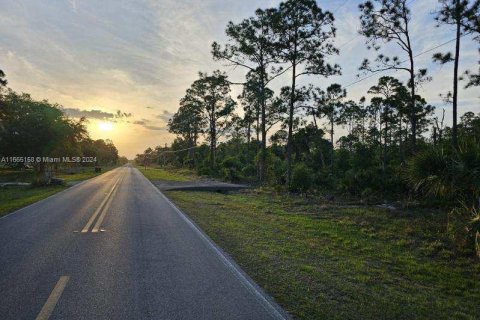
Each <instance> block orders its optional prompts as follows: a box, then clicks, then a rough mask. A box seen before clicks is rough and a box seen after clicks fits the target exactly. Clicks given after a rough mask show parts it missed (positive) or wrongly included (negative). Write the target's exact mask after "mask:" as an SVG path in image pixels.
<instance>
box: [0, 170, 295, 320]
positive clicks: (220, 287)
mask: <svg viewBox="0 0 480 320" xmlns="http://www.w3.org/2000/svg"><path fill="white" fill-rule="evenodd" d="M0 259H1V260H0V293H1V296H0V319H2V320H6V319H39V320H40V319H114V320H120V319H229V320H233V319H284V318H285V319H287V318H288V315H286V313H285V312H284V311H283V310H282V309H281V308H280V307H278V305H276V304H275V303H274V302H273V301H272V300H271V298H269V297H268V296H266V295H265V294H264V293H263V292H262V290H261V289H260V288H259V287H258V286H257V285H256V284H255V283H253V282H252V281H251V280H250V279H249V278H248V276H246V275H245V274H244V273H243V271H241V270H240V268H239V267H238V266H237V265H236V264H235V263H234V262H233V261H232V260H231V259H230V258H228V257H227V256H226V255H225V254H224V253H223V252H222V251H221V250H220V249H219V248H218V247H217V246H216V245H215V244H213V242H212V241H211V240H210V239H209V238H208V237H207V236H206V235H205V234H204V233H203V232H202V231H201V230H200V229H198V227H196V225H195V224H194V223H193V222H191V221H190V220H189V218H187V217H186V216H185V215H184V214H183V213H182V212H181V211H180V210H178V209H177V208H176V207H175V206H174V205H173V204H172V203H171V202H170V201H169V200H168V199H167V198H166V197H165V196H164V195H163V194H162V193H161V192H160V191H158V189H156V188H155V187H154V186H153V185H152V184H151V183H150V182H149V181H148V180H147V179H146V178H145V177H144V176H143V175H142V174H141V173H140V172H139V171H138V170H137V169H135V168H132V167H129V166H126V167H121V168H117V169H115V170H112V171H110V172H107V173H105V174H103V175H101V176H98V177H96V178H93V179H91V180H88V181H86V182H84V183H81V184H79V185H76V186H74V187H72V188H69V189H67V190H65V191H63V192H61V193H58V194H56V195H54V196H52V197H50V198H47V199H45V200H43V201H40V202H37V203H35V204H33V205H31V206H28V207H25V208H23V209H21V210H18V211H17V212H14V213H13V214H10V215H8V216H6V217H4V218H1V219H0Z"/></svg>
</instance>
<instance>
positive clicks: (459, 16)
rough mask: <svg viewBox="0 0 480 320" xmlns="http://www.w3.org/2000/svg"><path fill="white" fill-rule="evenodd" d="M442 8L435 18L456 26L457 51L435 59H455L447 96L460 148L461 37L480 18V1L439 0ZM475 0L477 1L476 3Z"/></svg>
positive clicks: (453, 131) (456, 142) (441, 23)
mask: <svg viewBox="0 0 480 320" xmlns="http://www.w3.org/2000/svg"><path fill="white" fill-rule="evenodd" d="M439 2H440V4H441V8H440V10H439V11H438V13H437V15H436V17H435V20H437V22H438V26H440V25H443V24H447V25H453V26H455V51H454V52H453V53H452V52H446V53H441V52H438V53H435V54H434V56H433V59H434V61H437V62H440V63H441V64H445V63H448V62H452V61H453V65H454V66H453V93H452V92H449V93H448V95H447V97H448V99H450V98H451V102H452V107H453V108H452V109H453V125H452V144H453V147H454V148H455V149H457V150H458V128H457V118H458V116H457V104H458V80H459V76H458V72H459V71H458V64H459V62H460V39H461V37H462V32H463V33H465V32H470V31H471V30H472V29H473V28H474V26H472V21H474V18H475V16H477V19H478V13H477V15H475V13H476V12H475V11H476V10H475V8H474V7H475V6H478V4H479V1H470V0H439ZM474 2H477V3H476V4H474Z"/></svg>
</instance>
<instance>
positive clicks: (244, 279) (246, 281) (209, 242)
mask: <svg viewBox="0 0 480 320" xmlns="http://www.w3.org/2000/svg"><path fill="white" fill-rule="evenodd" d="M135 169H136V168H135ZM137 170H138V169H137ZM139 173H140V174H141V175H142V176H143V177H144V178H145V179H146V180H147V181H148V182H150V184H151V185H152V187H153V188H154V189H155V191H156V192H157V193H158V194H160V195H161V196H162V197H163V198H164V199H165V200H166V201H167V202H168V204H170V206H172V208H173V209H175V211H176V212H177V213H178V214H179V215H180V217H181V218H182V219H183V220H184V221H185V222H187V224H188V225H189V226H190V227H191V228H192V229H193V230H194V231H195V232H196V233H197V234H198V235H199V236H200V237H201V238H202V240H204V241H205V243H206V244H207V245H208V247H210V249H212V250H213V251H214V252H215V253H216V254H217V255H218V257H219V258H220V260H221V261H222V262H223V263H224V264H225V265H226V266H227V267H229V269H230V271H232V273H233V274H234V275H235V276H236V277H237V278H238V279H239V280H241V281H240V282H241V283H242V284H243V285H244V286H245V287H246V288H247V289H248V290H249V291H250V292H252V293H254V294H255V295H256V296H257V297H258V298H260V300H261V302H262V306H263V307H264V308H265V309H267V311H269V312H270V314H273V315H274V316H275V317H276V318H279V319H283V320H287V319H289V318H286V316H285V315H283V314H282V313H281V312H280V311H278V308H279V307H275V306H274V305H273V303H272V302H271V301H270V300H269V299H267V298H266V297H265V294H263V293H262V292H261V291H260V290H259V288H257V286H258V285H256V284H255V285H254V284H252V282H253V280H249V279H248V278H247V277H246V273H245V272H243V271H240V268H239V267H237V266H236V265H235V264H234V262H232V261H231V259H229V258H227V257H226V256H225V254H224V253H223V252H222V250H221V249H220V248H219V247H218V246H217V245H216V244H215V242H213V240H212V239H210V237H209V236H208V235H206V234H205V233H204V232H203V231H202V230H201V229H200V228H199V227H198V226H197V225H196V224H195V223H194V222H193V221H192V220H191V219H190V218H189V217H188V216H187V215H186V214H185V213H184V212H183V211H182V210H180V209H179V208H178V207H177V206H176V205H175V204H174V203H173V202H172V201H171V200H170V199H169V198H168V197H167V196H166V195H164V194H163V193H162V192H161V191H160V190H159V189H158V188H157V187H156V186H155V185H154V184H153V183H152V182H151V181H150V180H149V179H147V178H146V177H145V176H144V175H143V174H142V173H141V172H139ZM267 306H268V308H267Z"/></svg>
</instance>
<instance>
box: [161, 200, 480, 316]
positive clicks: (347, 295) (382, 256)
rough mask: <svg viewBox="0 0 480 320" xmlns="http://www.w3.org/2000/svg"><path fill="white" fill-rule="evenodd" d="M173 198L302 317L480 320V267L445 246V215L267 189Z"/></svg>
mask: <svg viewBox="0 0 480 320" xmlns="http://www.w3.org/2000/svg"><path fill="white" fill-rule="evenodd" d="M167 195H168V196H169V197H170V198H171V199H172V200H174V201H175V202H176V203H177V204H178V205H179V206H180V207H181V208H182V209H183V210H184V211H185V212H187V213H188V214H189V215H190V216H191V217H192V218H193V219H194V220H195V221H196V222H197V223H198V224H199V225H200V227H201V228H202V229H203V230H205V232H206V233H207V234H208V235H209V236H210V237H211V238H212V239H213V240H214V241H215V242H216V243H217V244H219V245H220V246H221V247H222V248H224V249H225V250H226V251H227V252H228V253H229V254H230V255H232V256H233V257H234V258H235V260H236V261H237V262H238V263H239V264H240V265H241V266H242V268H243V269H244V270H245V271H246V272H247V273H248V274H249V275H250V276H251V277H252V278H253V279H254V280H255V281H256V282H257V283H259V284H260V285H261V286H262V287H263V288H264V289H265V290H266V291H267V292H268V293H269V294H271V295H272V296H273V297H274V298H275V299H276V300H277V301H278V302H279V303H280V304H281V305H282V306H283V307H284V308H285V309H286V310H287V311H288V312H290V313H291V314H292V315H293V316H294V317H295V318H298V319H379V318H382V319H452V318H455V319H479V318H480V307H479V305H478V301H480V285H479V284H480V264H478V263H477V262H476V261H474V260H473V259H471V258H468V257H462V256H457V254H456V253H455V252H454V251H453V250H451V249H450V247H449V246H448V243H447V242H444V241H442V240H439V239H442V237H443V234H444V229H445V219H446V215H445V214H444V213H442V212H439V211H431V210H430V211H429V210H423V211H422V210H417V211H415V212H406V211H405V212H404V211H401V210H395V211H388V210H386V209H380V208H372V207H335V206H328V205H325V204H323V205H322V204H319V203H318V202H315V201H311V200H306V199H303V198H299V197H294V196H282V195H276V194H275V193H270V192H264V191H262V192H259V191H249V192H243V193H239V194H230V195H224V194H218V193H206V192H201V193H200V192H184V191H170V192H167Z"/></svg>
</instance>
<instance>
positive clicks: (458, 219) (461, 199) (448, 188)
mask: <svg viewBox="0 0 480 320" xmlns="http://www.w3.org/2000/svg"><path fill="white" fill-rule="evenodd" d="M406 178H407V180H408V182H409V183H410V184H411V185H412V187H413V189H414V190H415V191H417V192H420V193H421V194H423V195H426V196H430V197H437V196H441V197H444V198H447V199H451V200H456V202H457V204H458V206H457V207H456V208H454V209H453V210H452V211H451V212H450V213H449V222H448V227H447V230H448V236H449V238H450V239H451V240H453V242H454V243H455V244H456V245H457V247H459V248H460V249H462V250H463V249H469V250H471V249H472V248H475V251H476V253H477V255H479V256H480V244H479V242H480V213H479V212H480V211H479V206H480V203H479V201H480V199H479V197H480V145H478V143H475V141H471V142H463V143H462V145H461V146H460V148H459V150H458V151H457V150H453V149H449V148H429V149H426V150H424V151H422V152H420V153H418V154H417V155H415V156H414V157H413V158H412V159H411V160H410V161H409V162H408V164H407V168H406Z"/></svg>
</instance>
